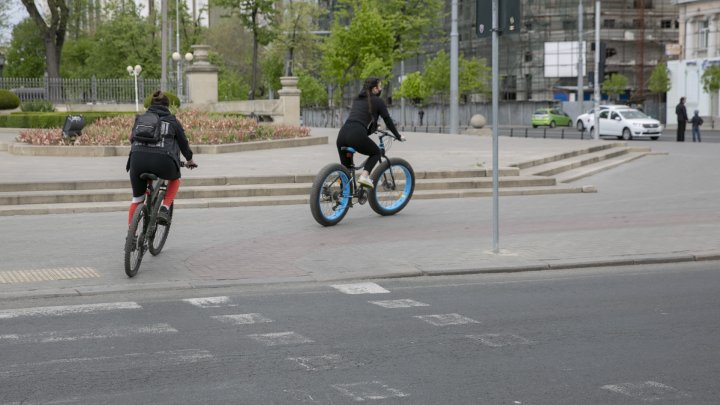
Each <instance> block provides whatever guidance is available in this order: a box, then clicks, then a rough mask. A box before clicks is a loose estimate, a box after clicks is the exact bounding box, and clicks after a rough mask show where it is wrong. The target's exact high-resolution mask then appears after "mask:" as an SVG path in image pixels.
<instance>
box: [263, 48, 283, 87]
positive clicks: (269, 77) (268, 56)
mask: <svg viewBox="0 0 720 405" xmlns="http://www.w3.org/2000/svg"><path fill="white" fill-rule="evenodd" d="M260 65H261V66H262V69H261V70H262V79H263V81H264V82H265V83H266V84H267V86H268V87H269V88H270V89H272V90H273V91H275V92H277V91H278V90H280V89H281V88H282V84H281V83H280V77H281V76H284V58H283V56H282V55H280V54H278V52H277V48H275V49H274V52H267V53H265V55H264V57H263V58H262V61H261V63H260Z"/></svg>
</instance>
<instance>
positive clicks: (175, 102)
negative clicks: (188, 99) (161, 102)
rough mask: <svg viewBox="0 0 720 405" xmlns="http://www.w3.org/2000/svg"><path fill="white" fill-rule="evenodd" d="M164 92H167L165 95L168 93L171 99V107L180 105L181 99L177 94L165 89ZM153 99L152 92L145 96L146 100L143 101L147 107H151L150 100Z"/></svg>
mask: <svg viewBox="0 0 720 405" xmlns="http://www.w3.org/2000/svg"><path fill="white" fill-rule="evenodd" d="M163 93H165V95H166V96H167V97H168V99H169V100H170V107H171V108H172V107H175V108H177V107H180V99H179V98H178V96H176V95H175V93H171V92H169V91H165V92H163ZM151 101H152V94H150V95H149V96H147V97H145V101H143V105H144V106H145V108H148V107H150V102H151Z"/></svg>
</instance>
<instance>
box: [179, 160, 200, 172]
mask: <svg viewBox="0 0 720 405" xmlns="http://www.w3.org/2000/svg"><path fill="white" fill-rule="evenodd" d="M180 167H187V168H188V169H190V170H192V169H195V168H197V167H198V165H197V163H195V162H193V163H192V164H191V165H188V164H187V162H182V161H181V162H180Z"/></svg>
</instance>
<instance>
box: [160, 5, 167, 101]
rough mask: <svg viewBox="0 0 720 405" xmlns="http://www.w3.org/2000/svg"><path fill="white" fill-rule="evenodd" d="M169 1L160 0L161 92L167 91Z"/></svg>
mask: <svg viewBox="0 0 720 405" xmlns="http://www.w3.org/2000/svg"><path fill="white" fill-rule="evenodd" d="M167 13H168V9H167V0H160V15H161V19H162V22H161V26H162V27H161V31H162V32H161V35H160V36H161V40H160V42H161V44H160V45H161V46H160V49H161V50H160V90H161V91H165V90H167V59H168V57H167V56H168V55H167V52H168V49H167V48H168V24H167V17H168V15H167Z"/></svg>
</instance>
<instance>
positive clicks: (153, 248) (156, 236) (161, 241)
mask: <svg viewBox="0 0 720 405" xmlns="http://www.w3.org/2000/svg"><path fill="white" fill-rule="evenodd" d="M174 207H175V203H172V204H171V205H170V210H169V211H168V222H167V224H161V223H159V222H158V223H157V225H156V226H155V232H153V234H152V236H151V237H150V242H149V243H148V250H149V251H150V254H152V255H153V256H157V255H159V254H160V252H161V251H162V248H163V246H165V241H166V240H167V237H168V233H170V225H171V224H172V215H173V208H174Z"/></svg>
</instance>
